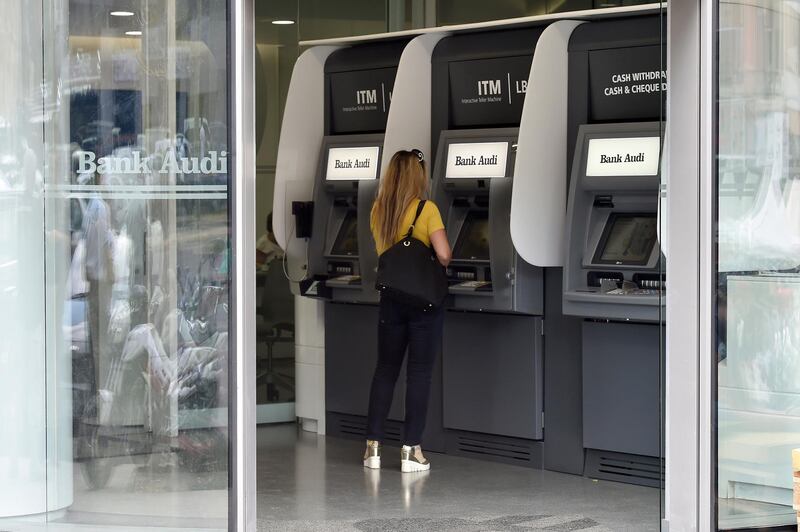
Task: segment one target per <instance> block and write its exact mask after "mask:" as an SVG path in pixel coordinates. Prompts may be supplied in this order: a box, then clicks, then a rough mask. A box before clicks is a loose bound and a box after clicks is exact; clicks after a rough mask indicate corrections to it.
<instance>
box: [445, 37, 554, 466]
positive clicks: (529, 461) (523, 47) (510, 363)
mask: <svg viewBox="0 0 800 532" xmlns="http://www.w3.org/2000/svg"><path fill="white" fill-rule="evenodd" d="M542 30H543V26H540V27H528V28H523V29H514V30H501V31H487V32H481V33H469V34H463V35H456V36H451V37H447V38H444V39H442V40H441V41H440V42H439V44H438V45H437V47H436V49H435V50H434V52H433V57H432V65H433V66H432V68H433V72H432V83H433V87H432V95H433V106H432V108H433V116H432V136H431V138H432V139H433V140H434V142H435V146H436V147H435V149H436V152H435V153H436V154H435V157H434V164H433V184H432V197H433V200H434V201H435V202H436V204H437V205H438V207H439V209H440V211H441V213H442V218H443V220H444V222H445V227H446V230H447V234H448V237H449V239H450V244H451V246H452V248H453V261H452V263H451V264H450V267H449V268H448V270H447V273H448V278H449V282H450V287H449V292H450V297H449V299H448V303H447V313H446V316H445V328H444V338H443V354H442V380H441V398H442V399H441V400H442V420H441V421H442V425H443V427H444V429H445V438H446V448H447V452H448V453H452V454H458V455H462V456H469V457H473V458H481V459H489V460H497V461H504V462H507V463H514V464H519V465H525V466H530V467H542V445H541V439H542V436H543V429H542V425H543V417H544V415H543V382H542V375H543V363H544V362H543V352H542V351H543V350H542V319H541V315H542V313H543V289H544V287H543V275H542V271H541V269H539V268H536V267H533V266H531V265H529V264H527V263H526V262H525V261H524V260H522V259H521V258H520V257H519V256H518V255H517V253H516V251H515V249H514V245H513V243H512V241H511V234H510V212H511V191H512V187H513V186H514V181H515V179H518V178H520V176H514V175H513V170H514V160H515V154H516V140H517V135H518V127H519V123H520V118H521V113H522V102H523V99H524V97H525V90H526V84H527V80H528V75H529V72H530V68H531V61H532V58H533V52H534V48H535V46H536V42H537V40H538V38H539V36H540V35H541V32H542Z"/></svg>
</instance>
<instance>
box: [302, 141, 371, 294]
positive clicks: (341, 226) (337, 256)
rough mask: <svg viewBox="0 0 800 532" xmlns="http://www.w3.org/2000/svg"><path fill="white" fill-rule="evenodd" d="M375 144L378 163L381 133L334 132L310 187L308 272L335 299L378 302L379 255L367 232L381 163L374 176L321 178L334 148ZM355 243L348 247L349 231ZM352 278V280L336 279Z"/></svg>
mask: <svg viewBox="0 0 800 532" xmlns="http://www.w3.org/2000/svg"><path fill="white" fill-rule="evenodd" d="M363 147H377V148H379V150H378V161H380V156H381V152H382V151H383V135H382V134H372V135H337V136H329V137H325V139H324V140H323V143H322V152H321V153H320V157H319V161H320V162H319V169H318V170H317V176H318V178H317V181H316V184H315V188H314V223H313V233H312V238H311V239H310V241H309V244H308V268H309V275H310V276H312V277H317V278H326V279H327V280H326V281H325V284H326V286H327V288H329V289H330V297H331V299H333V300H334V301H346V302H355V303H369V302H377V301H378V299H379V296H378V293H377V290H375V268H376V267H377V264H378V258H377V254H376V251H375V243H374V241H373V238H372V233H371V232H370V227H369V219H370V211H371V209H372V201H373V199H374V198H375V194H376V193H377V190H378V183H379V179H378V178H379V176H378V171H379V167H380V163H379V162H378V163H376V164H377V167H376V171H375V176H374V179H360V180H356V179H353V180H336V181H328V180H326V179H325V176H326V171H327V166H328V154H329V153H330V150H331V149H335V148H363ZM353 231H355V234H356V237H357V239H356V241H357V246H356V249H353V246H352V236H353V235H352V233H353ZM349 276H356V277H359V278H360V279H359V280H357V281H347V280H345V281H341V279H347V278H348V277H349Z"/></svg>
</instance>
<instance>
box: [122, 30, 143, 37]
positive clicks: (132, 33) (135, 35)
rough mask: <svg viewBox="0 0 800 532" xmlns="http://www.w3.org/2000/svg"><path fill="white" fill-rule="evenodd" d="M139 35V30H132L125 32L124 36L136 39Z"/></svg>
mask: <svg viewBox="0 0 800 532" xmlns="http://www.w3.org/2000/svg"><path fill="white" fill-rule="evenodd" d="M141 34H142V32H141V31H139V30H132V31H126V32H125V35H130V36H131V37H138V36H140V35H141Z"/></svg>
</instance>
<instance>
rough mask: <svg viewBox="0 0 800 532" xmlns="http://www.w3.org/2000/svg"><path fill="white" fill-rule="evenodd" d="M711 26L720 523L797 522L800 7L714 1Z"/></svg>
mask: <svg viewBox="0 0 800 532" xmlns="http://www.w3.org/2000/svg"><path fill="white" fill-rule="evenodd" d="M716 24H717V27H716V31H717V50H716V61H717V65H718V72H717V79H716V97H717V102H716V103H717V114H718V117H717V128H716V133H717V138H718V146H717V150H718V151H717V154H716V176H715V181H714V187H715V200H716V202H715V203H716V205H715V207H716V213H715V214H716V224H717V239H718V242H717V248H716V250H715V252H716V255H715V259H716V261H715V264H716V268H715V274H716V285H715V287H714V289H715V299H716V303H715V305H714V318H715V321H716V341H715V343H714V346H715V349H714V353H713V354H712V356H713V362H714V364H715V367H716V368H717V371H716V390H715V391H716V399H717V401H716V411H715V414H716V421H717V423H716V429H717V432H716V441H715V443H716V458H717V462H716V497H717V500H716V503H717V516H716V517H717V525H718V528H719V529H721V530H732V529H742V528H753V529H755V528H758V529H764V528H769V527H773V526H786V525H796V523H797V516H796V514H795V510H794V509H793V508H792V498H793V496H792V490H793V488H794V489H795V490H797V487H798V486H800V484H798V482H799V481H800V417H799V416H800V409H799V408H798V407H800V384H799V382H798V378H797V377H798V375H800V332H799V331H800V328H799V327H798V322H799V321H800V180H799V179H798V176H799V175H800V173H799V172H798V168H800V165H799V164H798V161H799V160H800V159H798V155H799V154H800V111H799V110H800V88H799V86H798V81H800V63H798V60H797V58H798V52H799V51H800V12H798V10H797V7H796V5H795V4H793V3H790V2H787V3H777V4H772V3H769V4H761V3H755V4H740V3H724V2H718V3H717V20H716ZM793 479H794V480H793ZM794 500H795V504H796V501H797V500H798V499H797V496H796V495H795V498H794Z"/></svg>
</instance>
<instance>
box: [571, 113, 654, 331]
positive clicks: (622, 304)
mask: <svg viewBox="0 0 800 532" xmlns="http://www.w3.org/2000/svg"><path fill="white" fill-rule="evenodd" d="M636 137H655V138H660V137H661V128H660V124H659V123H658V122H644V123H642V122H637V123H617V124H587V125H583V126H581V127H580V129H579V130H578V138H577V141H576V144H575V152H574V160H573V163H572V177H571V179H570V192H569V200H568V206H567V231H566V234H567V249H566V263H565V270H564V303H563V305H564V307H563V308H564V313H565V314H571V315H576V316H585V317H591V318H608V319H617V320H634V321H643V322H657V321H658V319H659V316H660V313H661V307H662V306H663V298H662V296H661V293H660V290H661V288H662V274H661V272H660V262H659V261H660V259H661V251H660V246H659V244H658V238H657V237H658V233H657V224H658V204H659V188H660V172H659V173H658V174H656V175H642V176H631V175H624V176H588V175H587V169H586V167H587V155H588V149H589V143H590V142H591V141H592V140H593V139H607V138H636ZM634 217H635V219H638V220H648V223H645V224H643V225H642V228H643V229H646V230H648V233H649V232H650V231H651V232H652V234H649V239H648V240H647V242H648V243H649V244H650V249H649V251H648V252H647V254H646V257H644V258H643V259H642V260H635V261H623V260H620V261H608V260H603V259H602V256H603V250H604V249H605V246H606V245H607V244H608V242H609V239H610V238H611V237H612V231H613V230H614V227H615V222H619V221H622V220H625V219H626V218H627V219H631V220H632V219H634ZM604 279H608V280H612V282H611V283H609V284H614V283H615V282H617V283H619V284H621V282H622V281H628V282H631V283H635V284H636V286H637V287H638V289H633V290H631V291H630V293H626V294H614V293H604V292H603V291H602V290H601V284H602V281H603V280H604ZM629 286H630V285H629Z"/></svg>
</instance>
